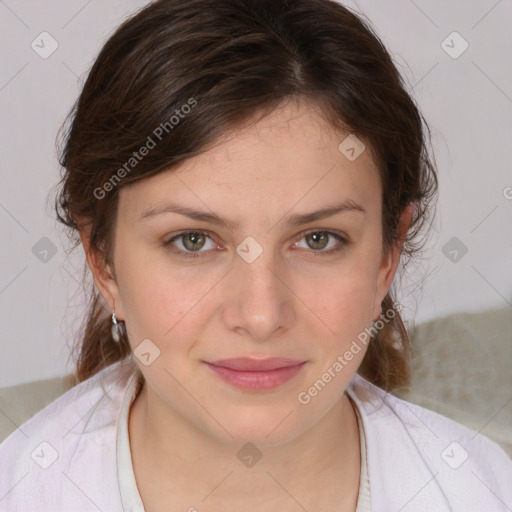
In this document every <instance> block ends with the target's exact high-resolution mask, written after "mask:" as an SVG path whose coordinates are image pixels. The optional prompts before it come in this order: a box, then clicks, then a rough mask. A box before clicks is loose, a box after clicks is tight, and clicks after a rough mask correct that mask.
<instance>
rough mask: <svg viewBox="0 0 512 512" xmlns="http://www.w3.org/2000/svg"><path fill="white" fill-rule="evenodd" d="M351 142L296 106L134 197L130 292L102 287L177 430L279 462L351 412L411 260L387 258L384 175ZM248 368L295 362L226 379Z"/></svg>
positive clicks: (121, 237)
mask: <svg viewBox="0 0 512 512" xmlns="http://www.w3.org/2000/svg"><path fill="white" fill-rule="evenodd" d="M347 135H348V134H347V133H341V132H339V131H336V130H334V129H333V128H332V127H331V126H330V125H328V124H327V123H326V121H324V119H323V118H322V117H321V115H320V114H319V113H318V111H317V110H315V109H314V108H312V107H311V106H308V105H307V104H305V103H289V104H287V105H285V106H282V107H281V108H279V109H278V110H275V111H274V112H273V113H272V114H271V115H270V116H268V117H266V118H264V119H262V120H260V121H258V122H257V123H256V124H253V125H252V126H250V127H248V128H246V129H244V130H241V131H238V132H236V133H235V134H231V135H230V136H229V138H226V139H225V140H223V141H221V142H220V143H219V144H217V145H216V146H215V147H214V148H213V149H211V150H209V151H208V152H205V153H203V154H202V155H200V156H197V157H194V158H192V159H189V160H187V161H186V162H184V163H182V164H180V166H179V167H177V168H175V169H174V168H173V169H172V170H170V171H167V172H163V173H160V174H158V175H156V176H154V177H151V178H149V179H147V180H143V181H140V182H137V183H135V184H133V185H130V186H126V187H123V188H122V189H121V190H120V193H119V208H118V217H117V224H116V232H115V242H114V257H113V264H114V268H115V276H116V281H114V280H112V279H109V278H105V277H101V276H100V275H99V274H98V273H97V272H95V278H96V283H97V285H98V287H99V289H100V291H101V293H102V295H103V297H104V298H105V300H106V301H107V303H108V304H109V306H110V307H113V306H115V311H116V316H117V317H118V319H121V320H124V321H125V322H126V328H127V331H128V336H129V339H130V343H131V346H132V349H134V350H135V353H136V354H139V355H140V353H144V354H146V355H144V356H143V357H142V359H141V360H139V359H138V358H136V361H137V364H138V365H139V367H140V369H141V371H142V373H143V374H144V377H145V379H146V386H148V393H149V395H148V396H149V399H150V400H151V403H152V404H153V405H152V407H153V409H154V410H159V411H160V414H162V417H164V415H165V414H170V415H172V417H174V418H178V419H179V420H180V421H184V422H186V423H188V424H190V425H192V426H194V427H196V428H198V429H199V430H200V431H202V432H204V433H206V434H207V435H209V436H211V437H213V438H216V439H218V440H220V441H222V442H225V443H232V444H233V445H236V446H240V443H241V442H247V441H251V442H253V443H255V444H258V445H259V446H270V445H277V444H281V443H284V442H286V441H288V440H291V439H293V438H294V437H296V436H298V435H300V434H301V433H304V432H306V431H307V430H308V429H309V428H311V427H312V426H313V425H314V424H315V423H316V422H317V421H319V419H320V418H322V417H323V416H324V415H325V414H326V413H328V412H329V410H331V408H332V407H333V405H334V404H335V403H336V402H337V401H338V400H339V399H340V396H341V395H342V393H343V391H344V389H345V387H346V386H347V384H348V382H349V380H350V378H351V377H352V376H353V374H354V373H355V372H356V370H357V368H358V366H359V364H360V363H361V361H362V359H363V357H364V354H365V351H366V346H365V345H364V344H363V343H361V342H357V343H358V346H359V351H357V350H356V349H355V348H354V340H358V336H360V334H361V333H362V332H364V330H365V329H366V328H368V327H369V326H370V325H371V322H372V320H375V319H377V318H378V316H379V314H380V313H381V309H380V304H381V301H382V300H383V298H384V296H385V295H386V293H387V290H388V288H389V286H390V284H391V280H392V278H393V274H394V271H395V267H396V263H397V259H398V254H397V252H396V251H391V252H388V253H385V252H384V251H383V247H382V229H381V224H382V219H381V207H382V199H381V193H382V192H381V185H380V180H379V175H378V170H377V168H376V167H375V164H374V162H373V160H372V157H371V155H370V152H369V150H368V148H367V149H366V150H365V151H363V153H362V154H361V155H360V156H359V157H358V158H356V159H355V160H353V161H351V160H349V159H348V158H346V157H345V156H344V154H343V153H342V152H340V150H339V149H338V146H339V145H340V143H341V142H342V141H343V140H344V139H345V138H346V137H347ZM331 207H333V208H337V210H336V212H335V213H332V212H331V214H330V215H328V216H316V217H315V218H312V217H311V218H309V219H308V218H305V216H307V215H308V214H311V213H313V212H317V211H321V210H324V209H326V208H331ZM176 209H181V213H178V212H177V211H176ZM186 209H188V210H186ZM190 210H196V211H198V212H202V214H201V215H199V214H197V215H196V216H195V217H194V218H192V217H190V216H188V215H187V211H188V212H189V213H190ZM207 215H210V216H211V217H209V218H208V217H207ZM213 216H216V217H220V218H222V219H224V222H221V221H216V220H215V217H213ZM301 217H304V218H301ZM143 340H146V341H143ZM148 340H149V341H148ZM141 343H143V344H142V345H141ZM351 347H352V349H351ZM347 351H349V352H351V353H352V357H351V358H350V359H348V357H343V356H344V354H345V353H346V352H347ZM148 354H149V355H148ZM340 356H342V359H343V361H344V364H342V363H341V362H340V359H339V357H340ZM232 358H251V359H256V360H258V361H261V360H263V359H267V358H286V359H287V360H292V361H285V362H283V361H281V362H278V363H276V364H275V365H274V366H276V365H277V366H279V365H281V368H282V369H281V370H276V369H275V368H274V370H271V369H270V368H271V367H272V365H270V366H269V367H267V368H266V369H265V368H263V369H261V368H259V367H256V366H253V367H252V369H251V368H243V369H245V371H241V370H240V368H239V369H238V370H236V369H233V368H231V369H228V368H227V367H225V366H223V365H222V364H220V363H219V361H220V360H225V359H232ZM258 361H257V362H258ZM337 361H338V365H336V362H337ZM216 362H217V365H214V363H216ZM148 363H149V364H148ZM249 363H250V362H249ZM226 364H228V365H229V364H230V363H226ZM339 365H341V366H342V369H341V370H340V369H339V368H340V366H339ZM283 368H284V369H283ZM329 368H331V370H330V379H328V378H327V377H325V373H326V371H327V369H329ZM243 369H242V370H243ZM258 369H260V370H261V371H255V370H258ZM250 370H252V371H250ZM319 379H320V380H322V382H323V384H324V385H321V386H318V385H317V388H316V390H317V391H316V392H314V391H311V392H308V390H310V389H311V387H312V386H314V385H315V382H316V383H318V381H319ZM284 418H286V421H284V422H283V419H284ZM278 426H279V428H277V427H278ZM270 432H272V434H271V435H268V434H269V433H270Z"/></svg>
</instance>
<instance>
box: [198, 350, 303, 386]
mask: <svg viewBox="0 0 512 512" xmlns="http://www.w3.org/2000/svg"><path fill="white" fill-rule="evenodd" d="M306 362H307V361H301V360H298V359H289V358H283V357H272V358H268V359H251V358H246V357H241V358H233V359H221V360H218V361H215V362H214V363H207V362H206V365H207V366H208V367H209V368H210V369H211V370H213V372H214V373H215V374H216V375H217V376H218V377H220V378H221V379H222V380H223V381H224V382H227V383H228V384H230V385H232V386H234V387H236V388H238V389H242V390H245V391H264V390H270V389H274V388H277V387H278V386H281V385H282V384H284V383H285V382H288V381H289V380H290V379H292V378H293V377H295V375H297V374H298V373H299V372H300V371H301V370H302V368H303V367H304V366H305V364H306Z"/></svg>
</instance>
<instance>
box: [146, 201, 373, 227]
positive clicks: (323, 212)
mask: <svg viewBox="0 0 512 512" xmlns="http://www.w3.org/2000/svg"><path fill="white" fill-rule="evenodd" d="M344 212H360V213H363V214H366V210H365V209H364V208H363V207H362V206H361V205H360V204H358V203H356V202H355V201H353V200H352V199H347V200H345V201H341V202H339V203H334V204H332V205H330V206H326V207H325V208H321V209H320V210H316V211H314V212H310V213H301V214H294V215H290V216H288V217H287V219H286V222H287V224H289V225H290V226H300V225H302V224H308V223H310V222H314V221H316V220H320V219H326V218H328V217H333V216H334V215H336V214H338V213H344ZM162 213H178V214H180V215H184V216H186V217H189V218H191V219H194V220H199V221H203V222H209V223H211V224H215V225H219V226H224V227H225V228H227V229H229V230H230V231H234V230H235V229H236V228H237V227H238V224H236V223H234V222H232V221H230V220H228V219H225V218H223V217H221V216H219V215H217V214H215V213H208V212H205V211H201V210H195V209H194V208H189V207H188V206H183V205H179V204H174V203H159V204H156V205H154V206H151V207H150V208H148V209H146V210H144V212H143V213H142V215H141V216H140V218H139V222H140V221H143V220H145V219H148V218H151V217H155V216H157V215H160V214H162Z"/></svg>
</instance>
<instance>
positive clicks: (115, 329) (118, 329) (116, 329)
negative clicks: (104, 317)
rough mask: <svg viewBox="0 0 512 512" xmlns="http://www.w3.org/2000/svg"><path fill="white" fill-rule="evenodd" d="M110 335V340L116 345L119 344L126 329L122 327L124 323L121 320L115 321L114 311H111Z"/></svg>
mask: <svg viewBox="0 0 512 512" xmlns="http://www.w3.org/2000/svg"><path fill="white" fill-rule="evenodd" d="M111 333H112V339H113V340H114V341H115V342H116V343H119V342H120V341H121V338H122V337H123V336H124V335H125V334H126V327H125V325H124V322H123V321H122V320H120V321H119V322H118V321H117V318H116V312H115V310H113V311H112V328H111Z"/></svg>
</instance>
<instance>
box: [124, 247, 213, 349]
mask: <svg viewBox="0 0 512 512" xmlns="http://www.w3.org/2000/svg"><path fill="white" fill-rule="evenodd" d="M134 256H136V255H134ZM118 278H119V283H120V287H119V289H120V295H121V299H122V302H123V310H124V312H125V316H126V323H127V327H128V329H129V332H130V341H131V343H132V345H134V346H136V345H137V344H138V343H139V342H140V341H141V340H142V339H145V338H149V339H152V340H155V343H157V344H158V345H161V344H163V342H164V341H165V340H167V339H169V338H171V337H172V339H173V343H176V344H178V343H179V338H186V337H187V336H186V335H187V333H189V334H192V333H191V331H193V330H194V327H193V326H194V325H199V324H200V323H201V319H200V318H199V317H198V314H200V313H201V311H202V310H203V309H204V306H203V308H201V305H200V302H201V300H202V298H203V297H205V295H206V294H207V293H208V291H209V290H210V289H211V288H212V286H213V284H214V283H215V281H212V283H210V279H208V278H207V277H206V276H204V277H199V276H198V275H197V273H195V274H194V273H191V272H190V269H188V271H185V269H179V268H178V267H170V266H164V265H162V264H161V263H160V264H159V263H156V262H152V261H149V260H147V259H146V260H144V259H143V258H136V257H127V258H124V259H123V262H122V264H121V265H120V271H119V272H118ZM121 284H122V285H121ZM161 346H163V345H161Z"/></svg>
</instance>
